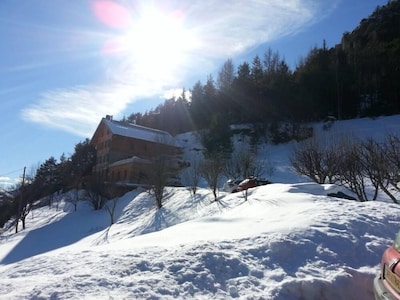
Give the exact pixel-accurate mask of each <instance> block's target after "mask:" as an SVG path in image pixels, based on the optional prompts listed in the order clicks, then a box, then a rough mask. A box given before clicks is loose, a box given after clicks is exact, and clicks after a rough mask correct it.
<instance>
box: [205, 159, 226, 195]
mask: <svg viewBox="0 0 400 300" xmlns="http://www.w3.org/2000/svg"><path fill="white" fill-rule="evenodd" d="M224 166H225V160H224V158H223V155H222V154H221V153H213V154H212V155H210V156H209V157H208V158H207V159H206V160H204V161H203V163H202V164H201V166H200V172H201V174H202V176H203V177H204V179H205V180H206V181H207V183H208V185H209V187H210V188H211V190H212V192H213V195H214V200H215V201H217V188H218V182H219V179H220V177H221V174H222V172H223V170H224Z"/></svg>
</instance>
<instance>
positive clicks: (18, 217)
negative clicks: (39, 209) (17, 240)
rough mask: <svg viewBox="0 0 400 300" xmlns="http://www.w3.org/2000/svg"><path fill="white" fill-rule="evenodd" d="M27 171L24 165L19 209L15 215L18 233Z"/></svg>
mask: <svg viewBox="0 0 400 300" xmlns="http://www.w3.org/2000/svg"><path fill="white" fill-rule="evenodd" d="M25 171H26V167H24V173H23V175H22V184H21V187H20V194H19V204H18V211H17V215H16V217H15V233H18V222H19V219H20V218H21V209H22V193H23V189H24V184H25Z"/></svg>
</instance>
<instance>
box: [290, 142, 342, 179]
mask: <svg viewBox="0 0 400 300" xmlns="http://www.w3.org/2000/svg"><path fill="white" fill-rule="evenodd" d="M340 144H341V142H340V140H337V139H335V138H332V137H330V138H329V139H325V140H324V139H323V138H322V137H318V136H314V137H312V138H310V139H307V140H305V141H303V142H301V143H299V144H296V145H295V146H294V147H293V149H292V154H291V156H290V162H291V164H292V166H293V168H294V169H295V170H296V172H297V173H299V174H301V175H305V176H307V177H309V178H310V179H311V180H313V181H314V182H316V183H320V184H323V183H325V182H326V181H327V180H328V182H329V183H333V182H335V181H336V179H337V175H338V172H339V166H340V164H339V162H340V159H339V156H340V154H339V151H338V146H339V147H340Z"/></svg>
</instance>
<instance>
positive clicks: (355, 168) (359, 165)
mask: <svg viewBox="0 0 400 300" xmlns="http://www.w3.org/2000/svg"><path fill="white" fill-rule="evenodd" d="M340 180H341V183H342V184H344V185H345V186H347V187H348V188H349V189H350V190H351V191H352V192H354V193H355V194H356V195H357V197H358V199H359V201H361V202H364V201H367V200H368V197H367V193H366V187H367V181H366V180H367V177H366V173H365V164H364V162H363V159H362V154H361V147H360V143H359V142H353V143H346V144H343V145H342V146H341V147H340Z"/></svg>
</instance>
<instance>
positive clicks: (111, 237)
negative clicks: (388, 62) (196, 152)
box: [0, 116, 400, 299]
mask: <svg viewBox="0 0 400 300" xmlns="http://www.w3.org/2000/svg"><path fill="white" fill-rule="evenodd" d="M399 121H400V116H395V117H387V118H379V119H378V120H369V119H361V120H353V121H343V122H336V123H335V124H334V126H333V128H332V130H339V131H340V130H345V129H346V128H347V129H348V128H353V129H354V130H355V131H356V129H357V126H358V125H357V124H361V125H362V126H360V127H359V128H360V129H362V131H363V132H365V133H369V134H374V136H375V137H376V138H380V137H381V135H382V134H384V133H385V132H386V133H387V132H389V131H391V132H396V130H397V132H400V128H399V124H400V122H399ZM392 130H394V131H392ZM358 136H363V135H362V134H361V133H359V134H358ZM364 136H365V137H366V136H367V135H364ZM194 137H195V136H194V135H190V134H187V135H185V136H184V137H181V138H182V140H181V143H182V144H186V146H187V147H186V148H187V149H194V148H196V147H198V145H194ZM289 152H290V145H278V146H272V145H267V146H265V147H264V146H263V147H260V149H259V153H260V155H261V157H262V156H263V155H264V154H266V153H268V155H269V160H270V161H271V162H272V163H273V165H274V173H273V175H271V176H270V177H269V179H271V181H272V182H274V183H273V184H270V185H266V186H262V187H258V188H254V189H251V190H249V193H248V199H247V201H246V200H245V197H244V195H243V194H242V193H234V194H228V193H225V192H222V191H219V195H218V196H219V197H218V201H217V202H215V201H213V196H212V193H211V191H210V190H209V189H207V188H205V187H199V190H198V192H197V194H196V195H192V194H190V192H189V191H188V189H186V188H184V187H180V188H173V187H169V188H167V190H166V193H165V200H164V201H165V202H164V206H163V207H162V208H161V209H160V210H157V209H156V205H155V200H154V198H153V197H152V196H151V195H149V194H148V193H147V192H146V191H144V190H140V189H138V190H135V191H131V192H129V193H127V194H125V195H124V196H123V197H121V198H119V199H118V201H117V209H116V212H115V217H116V218H115V219H116V220H117V222H116V223H115V224H113V225H112V226H111V227H110V226H109V222H110V218H109V216H108V214H107V212H106V211H105V210H101V211H93V209H92V208H91V207H90V205H89V204H88V202H85V201H81V202H79V203H78V209H77V211H74V208H73V205H72V204H70V203H68V202H65V201H64V200H63V199H60V203H59V205H58V209H57V208H56V206H53V207H52V208H49V207H48V206H46V207H42V208H38V209H36V210H34V211H33V213H31V214H29V215H28V217H27V219H26V226H27V228H26V229H25V230H22V231H20V232H19V233H18V234H15V233H14V229H13V228H10V229H8V230H5V232H4V233H2V234H1V235H0V282H1V283H0V295H1V296H0V298H1V299H176V298H177V299H373V290H372V280H373V278H374V276H375V275H376V274H377V272H378V271H379V263H380V259H381V254H382V252H383V251H384V249H385V248H386V247H387V246H389V245H390V244H391V243H392V240H393V237H394V236H395V234H396V232H397V231H398V230H399V225H400V218H399V216H400V206H399V205H396V204H393V203H391V202H390V201H388V200H387V199H385V198H384V197H383V195H381V197H380V201H370V202H363V203H361V202H356V201H351V200H346V199H340V198H334V197H330V196H327V195H328V194H330V193H336V192H338V191H343V192H345V193H347V194H350V193H349V192H348V191H346V190H345V189H344V188H343V187H339V186H336V185H330V184H325V185H319V184H315V183H312V182H310V181H309V180H307V178H304V177H301V176H298V175H296V174H294V173H293V172H292V171H291V169H290V167H289V163H288V158H287V155H288V153H289Z"/></svg>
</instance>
